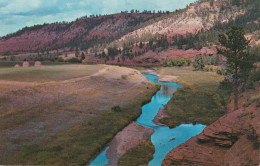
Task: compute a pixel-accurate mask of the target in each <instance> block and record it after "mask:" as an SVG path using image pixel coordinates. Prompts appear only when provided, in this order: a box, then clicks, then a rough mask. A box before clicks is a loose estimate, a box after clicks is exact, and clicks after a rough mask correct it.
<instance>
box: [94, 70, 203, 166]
mask: <svg viewBox="0 0 260 166" xmlns="http://www.w3.org/2000/svg"><path fill="white" fill-rule="evenodd" d="M143 76H145V77H146V78H148V79H149V81H152V82H154V83H157V84H161V85H162V86H161V89H160V90H159V91H158V92H157V93H156V94H155V95H154V96H153V97H152V100H151V102H150V103H148V104H146V105H144V106H143V107H142V114H141V116H140V117H139V118H138V119H137V121H136V122H137V123H138V124H139V125H141V126H143V127H147V128H150V129H153V130H154V133H153V135H152V137H151V141H152V143H153V145H154V147H155V153H154V156H153V160H151V161H150V162H149V164H148V165H149V166H160V165H161V163H162V161H163V159H164V158H165V156H166V155H167V153H168V152H169V151H170V150H171V149H173V148H174V147H176V146H178V145H180V144H182V143H184V142H186V141H187V140H188V139H190V138H191V137H193V136H195V135H197V134H199V133H200V132H202V130H203V129H204V128H205V127H206V126H205V125H201V124H196V125H192V124H182V125H180V126H178V127H175V128H173V129H170V128H169V127H167V126H160V125H157V124H155V123H154V122H153V119H154V117H155V116H156V115H157V113H158V111H159V109H160V108H164V105H165V104H167V102H168V101H169V100H170V99H171V97H172V94H173V93H174V92H175V91H176V89H177V88H179V87H181V85H180V84H177V83H172V82H160V81H158V80H157V78H158V76H155V75H149V74H143ZM108 148H109V147H107V148H106V149H105V150H104V151H103V152H102V153H101V154H100V155H99V156H97V158H96V159H95V160H93V161H92V162H91V164H90V166H104V165H106V164H108V161H109V160H108V158H107V157H106V151H107V150H108Z"/></svg>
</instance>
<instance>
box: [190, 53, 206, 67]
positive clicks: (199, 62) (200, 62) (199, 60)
mask: <svg viewBox="0 0 260 166" xmlns="http://www.w3.org/2000/svg"><path fill="white" fill-rule="evenodd" d="M192 65H193V67H194V68H195V70H202V69H203V68H204V66H205V59H204V57H203V56H202V55H201V54H199V55H196V56H195V59H194V62H193V64H192Z"/></svg>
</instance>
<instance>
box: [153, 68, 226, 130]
mask: <svg viewBox="0 0 260 166" xmlns="http://www.w3.org/2000/svg"><path fill="white" fill-rule="evenodd" d="M158 72H159V73H160V80H172V81H176V82H180V83H182V84H183V86H184V87H183V88H181V89H178V90H177V92H176V93H175V94H174V95H173V97H172V98H171V100H170V101H169V102H168V104H167V105H166V107H165V110H166V114H167V115H168V116H164V117H163V118H161V119H160V120H159V122H160V123H162V124H165V125H167V126H170V127H171V128H174V127H176V126H178V125H180V124H182V123H193V124H196V123H200V124H205V125H210V124H211V123H213V122H214V121H216V120H217V119H218V118H220V117H221V116H223V115H224V114H226V113H227V107H226V106H227V104H228V103H229V102H230V89H228V87H225V88H220V82H221V81H222V80H223V79H224V77H223V76H220V75H217V74H216V73H212V72H202V71H193V69H192V68H178V67H173V68H158Z"/></svg>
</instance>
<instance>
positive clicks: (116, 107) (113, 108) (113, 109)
mask: <svg viewBox="0 0 260 166" xmlns="http://www.w3.org/2000/svg"><path fill="white" fill-rule="evenodd" d="M111 110H112V111H114V112H121V111H122V110H121V107H120V106H118V105H116V106H113V107H112V108H111Z"/></svg>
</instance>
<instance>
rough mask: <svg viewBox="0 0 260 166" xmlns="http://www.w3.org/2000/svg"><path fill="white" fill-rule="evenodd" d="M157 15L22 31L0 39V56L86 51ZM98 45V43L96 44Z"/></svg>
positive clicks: (83, 20) (111, 17)
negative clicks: (74, 49) (65, 49)
mask: <svg viewBox="0 0 260 166" xmlns="http://www.w3.org/2000/svg"><path fill="white" fill-rule="evenodd" d="M158 16H160V14H143V13H121V14H114V15H108V16H101V17H95V18H81V19H78V20H76V21H74V22H72V23H70V24H49V25H37V26H34V27H29V28H28V27H26V28H24V29H22V30H20V31H18V32H16V33H14V34H11V35H7V36H5V37H2V38H0V53H4V52H10V53H19V52H32V51H37V50H41V49H56V48H63V47H66V46H73V45H77V46H81V47H83V48H88V46H91V45H92V44H95V41H98V40H100V39H103V40H104V42H109V41H111V40H113V39H115V38H116V37H117V38H119V37H121V36H123V35H125V34H127V33H128V32H130V31H133V30H135V28H136V26H137V25H139V24H140V23H143V22H146V21H148V20H149V19H152V18H155V17H158ZM99 42H100V41H99Z"/></svg>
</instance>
